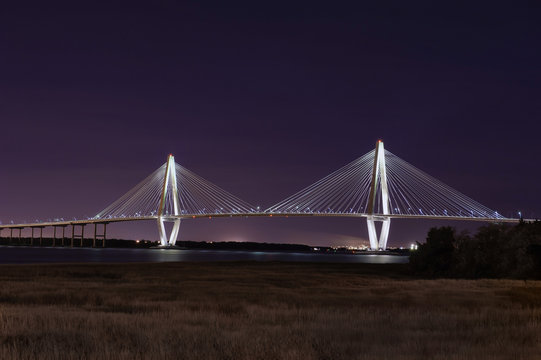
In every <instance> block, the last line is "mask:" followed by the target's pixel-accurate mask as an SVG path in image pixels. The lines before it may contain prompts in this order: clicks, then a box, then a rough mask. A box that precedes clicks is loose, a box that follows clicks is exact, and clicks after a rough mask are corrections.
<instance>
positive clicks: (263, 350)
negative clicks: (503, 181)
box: [0, 263, 541, 359]
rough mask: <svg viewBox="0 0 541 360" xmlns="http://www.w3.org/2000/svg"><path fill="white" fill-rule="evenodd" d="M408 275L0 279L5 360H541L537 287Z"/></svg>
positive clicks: (142, 271)
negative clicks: (425, 278) (420, 277)
mask: <svg viewBox="0 0 541 360" xmlns="http://www.w3.org/2000/svg"><path fill="white" fill-rule="evenodd" d="M403 269H404V268H403V266H400V265H394V266H386V265H367V264H364V265H354V264H340V265H338V264H295V263H176V264H174V263H167V264H115V265H103V264H97V265H24V266H1V267H0V358H1V359H33V358H42V359H73V358H76V359H539V358H541V282H539V281H526V282H525V281H519V280H448V279H445V280H443V279H442V280H419V279H413V278H410V277H408V276H405V275H402V274H401V272H402V270H403Z"/></svg>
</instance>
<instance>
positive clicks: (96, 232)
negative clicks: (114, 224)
mask: <svg viewBox="0 0 541 360" xmlns="http://www.w3.org/2000/svg"><path fill="white" fill-rule="evenodd" d="M98 225H99V223H94V238H93V239H92V247H96V239H100V238H101V239H102V241H101V247H105V236H106V234H107V223H102V225H103V232H102V233H101V234H99V233H98Z"/></svg>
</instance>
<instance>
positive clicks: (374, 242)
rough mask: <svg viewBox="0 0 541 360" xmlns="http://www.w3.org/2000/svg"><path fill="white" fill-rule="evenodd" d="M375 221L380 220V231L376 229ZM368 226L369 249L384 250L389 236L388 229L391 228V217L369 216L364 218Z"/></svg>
mask: <svg viewBox="0 0 541 360" xmlns="http://www.w3.org/2000/svg"><path fill="white" fill-rule="evenodd" d="M376 221H378V222H381V233H380V234H379V239H378V233H377V230H376ZM366 225H367V227H368V238H369V239H370V249H372V250H378V249H382V250H385V249H386V248H387V239H388V238H389V230H390V229H391V219H390V218H388V217H378V216H369V217H367V218H366Z"/></svg>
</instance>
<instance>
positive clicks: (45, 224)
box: [0, 212, 536, 229]
mask: <svg viewBox="0 0 541 360" xmlns="http://www.w3.org/2000/svg"><path fill="white" fill-rule="evenodd" d="M369 216H373V217H374V218H375V219H376V220H377V219H378V218H390V219H420V220H422V219H426V220H452V221H478V222H493V223H518V222H519V221H520V219H516V218H483V217H467V216H433V215H401V214H390V215H383V214H373V215H369V214H358V213H270V212H253V213H217V214H185V215H176V216H173V215H166V216H162V218H164V219H165V220H175V219H198V218H222V217H354V218H366V217H369ZM157 219H158V216H156V215H155V216H137V217H120V218H109V219H86V220H69V221H45V222H36V223H20V224H0V229H18V228H27V227H35V228H39V227H48V226H68V225H89V224H104V223H116V222H126V221H149V220H154V221H156V220H157ZM523 220H524V221H526V222H533V221H536V220H535V219H523Z"/></svg>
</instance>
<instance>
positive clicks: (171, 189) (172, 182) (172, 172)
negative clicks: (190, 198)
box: [158, 154, 180, 246]
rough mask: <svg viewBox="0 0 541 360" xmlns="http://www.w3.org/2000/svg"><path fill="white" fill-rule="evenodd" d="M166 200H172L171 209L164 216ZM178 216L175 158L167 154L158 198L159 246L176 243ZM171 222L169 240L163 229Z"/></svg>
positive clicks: (178, 225)
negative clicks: (170, 212) (171, 227)
mask: <svg viewBox="0 0 541 360" xmlns="http://www.w3.org/2000/svg"><path fill="white" fill-rule="evenodd" d="M168 198H172V201H173V207H172V209H171V210H172V214H165V205H166V202H167V199H168ZM178 215H180V212H179V205H178V188H177V172H176V166H175V157H174V156H173V154H169V157H168V158H167V165H166V168H165V175H164V178H163V187H162V193H161V198H160V205H159V207H158V232H159V234H160V243H161V246H174V245H175V243H176V242H177V237H178V231H179V228H180V219H179V218H178V217H176V216H178ZM166 222H172V223H173V229H172V230H171V234H170V235H169V238H168V237H167V231H166V229H165V223H166Z"/></svg>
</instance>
